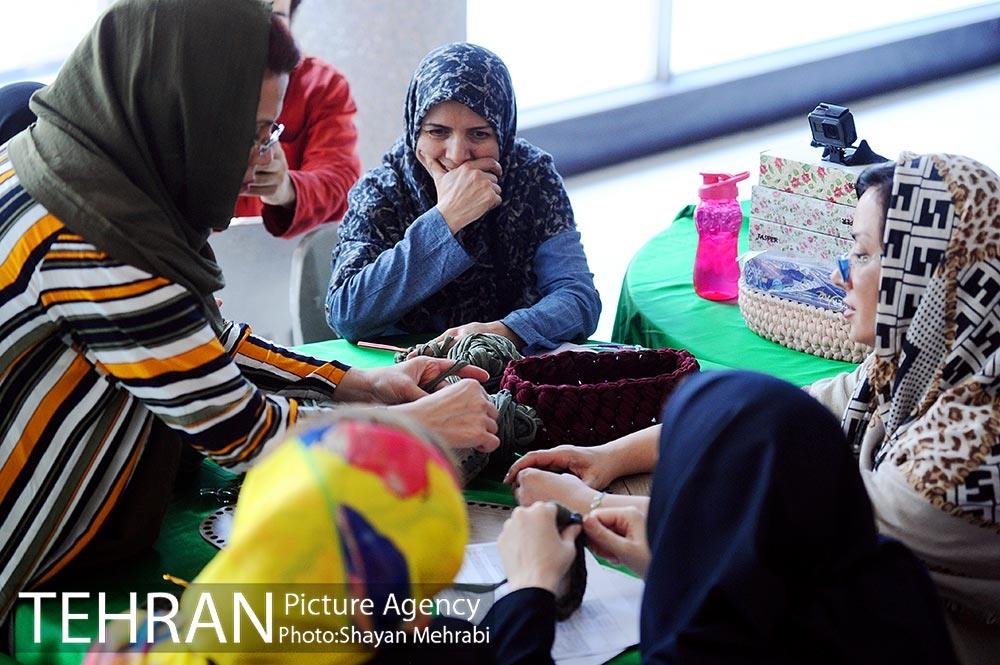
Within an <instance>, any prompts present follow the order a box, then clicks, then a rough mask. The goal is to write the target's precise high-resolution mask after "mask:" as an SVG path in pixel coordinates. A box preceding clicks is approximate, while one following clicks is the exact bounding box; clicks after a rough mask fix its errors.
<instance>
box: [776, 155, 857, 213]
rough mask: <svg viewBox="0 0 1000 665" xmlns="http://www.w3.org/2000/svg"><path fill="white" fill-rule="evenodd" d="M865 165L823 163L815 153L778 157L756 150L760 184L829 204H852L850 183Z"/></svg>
mask: <svg viewBox="0 0 1000 665" xmlns="http://www.w3.org/2000/svg"><path fill="white" fill-rule="evenodd" d="M865 168H867V167H865V166H844V165H843V164H833V163H831V162H823V161H820V159H819V153H816V154H815V155H814V156H812V157H811V158H805V159H796V158H791V157H779V156H778V155H775V154H773V153H772V152H770V151H765V152H762V153H760V185H761V187H769V188H771V189H779V190H781V191H784V192H791V193H794V194H800V195H802V196H808V197H810V198H814V199H821V200H823V201H829V202H831V203H839V204H841V205H847V206H854V205H856V204H857V198H856V197H855V195H854V183H855V182H856V181H857V179H858V175H859V174H860V173H861V172H862V171H864V170H865Z"/></svg>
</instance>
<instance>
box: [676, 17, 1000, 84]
mask: <svg viewBox="0 0 1000 665" xmlns="http://www.w3.org/2000/svg"><path fill="white" fill-rule="evenodd" d="M670 4H671V5H672V8H673V10H672V12H671V20H670V73H671V75H674V76H676V75H679V74H685V73H689V72H693V71H698V70H701V69H706V68H708V67H715V66H718V65H724V64H726V63H730V62H736V61H739V60H744V59H746V58H752V57H755V56H759V55H765V54H768V53H777V52H780V51H784V50H787V49H792V48H797V47H800V46H807V45H809V44H816V43H818V42H823V41H827V40H831V39H836V38H838V37H848V36H851V35H855V34H858V33H860V32H867V31H871V30H876V29H879V28H885V27H888V26H892V25H897V24H900V23H905V22H909V21H914V20H917V19H922V18H927V17H928V16H933V15H936V14H945V13H947V12H951V11H955V10H959V9H966V8H968V7H972V6H975V5H983V4H988V3H987V2H984V1H983V0H904V1H902V2H900V1H898V0H897V1H896V2H884V1H883V2H872V0H839V1H838V2H836V3H833V4H817V3H809V2H802V0H768V2H767V3H766V4H762V3H751V2H740V3H737V2H733V3H717V2H716V3H712V2H698V1H695V0H675V1H674V2H672V3H670ZM764 7H766V10H764V9H763V8H764ZM778 17H780V18H778Z"/></svg>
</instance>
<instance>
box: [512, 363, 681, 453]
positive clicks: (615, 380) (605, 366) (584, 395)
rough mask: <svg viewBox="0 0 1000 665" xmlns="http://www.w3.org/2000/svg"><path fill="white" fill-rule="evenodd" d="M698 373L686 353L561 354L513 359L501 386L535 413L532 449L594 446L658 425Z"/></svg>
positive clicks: (515, 399)
mask: <svg viewBox="0 0 1000 665" xmlns="http://www.w3.org/2000/svg"><path fill="white" fill-rule="evenodd" d="M698 369H699V367H698V361H697V360H695V359H694V356H692V355H691V354H690V353H688V352H687V351H680V350H677V349H650V350H642V351H618V352H603V353H591V352H588V351H564V352H562V353H557V354H555V355H549V356H533V357H530V358H524V359H523V360H515V361H514V362H512V363H510V364H509V365H507V369H506V370H504V374H503V381H502V382H501V387H503V388H506V389H507V390H509V391H510V392H511V393H512V394H513V396H514V401H515V402H517V403H519V404H527V405H528V406H531V407H533V408H534V409H535V410H536V411H537V412H538V417H539V418H541V419H542V423H544V425H545V427H544V428H542V429H541V430H540V431H539V433H538V435H537V436H536V437H535V442H534V444H533V446H532V447H533V448H548V447H550V446H558V445H560V444H564V443H569V444H574V445H578V446H595V445H598V444H601V443H607V442H608V441H611V440H612V439H616V438H618V437H620V436H625V435H626V434H629V433H631V432H634V431H636V430H639V429H642V428H643V427H647V426H649V425H652V424H654V423H656V422H659V416H660V409H662V408H663V403H664V402H665V401H666V399H667V396H668V395H670V393H671V392H672V391H673V389H674V388H675V387H676V386H677V384H678V383H680V381H681V379H682V378H684V377H685V376H686V375H688V374H691V373H692V372H697V371H698Z"/></svg>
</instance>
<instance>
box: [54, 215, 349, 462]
mask: <svg viewBox="0 0 1000 665" xmlns="http://www.w3.org/2000/svg"><path fill="white" fill-rule="evenodd" d="M40 270H41V276H42V279H41V291H40V293H39V302H40V303H41V305H42V306H43V307H44V308H45V310H46V312H47V313H48V315H49V317H50V319H51V320H53V321H54V322H55V323H56V325H58V326H60V327H61V328H62V329H63V330H64V331H65V333H66V335H65V336H66V337H67V338H68V340H69V341H71V343H72V344H73V346H74V347H76V348H77V350H78V351H79V352H80V353H82V354H83V355H84V356H85V357H86V358H87V360H88V361H89V362H90V363H91V364H92V365H93V366H94V367H95V368H96V369H97V371H98V372H100V373H101V374H103V376H104V377H105V379H106V380H107V381H109V382H111V383H113V384H114V385H116V386H117V387H119V388H120V389H123V390H126V391H128V392H129V393H130V394H131V395H132V396H133V397H135V398H136V399H137V400H138V401H139V402H141V403H142V404H143V405H144V406H145V407H146V408H147V409H149V410H150V411H151V412H152V413H153V414H155V415H156V416H157V417H159V418H160V419H161V420H162V421H163V422H164V423H165V424H166V425H168V426H169V427H171V428H173V429H175V430H177V431H179V432H180V433H181V434H182V436H183V437H184V438H185V439H186V440H187V441H188V442H189V443H190V444H191V445H192V446H194V447H195V448H196V449H198V450H200V451H202V452H204V453H205V454H207V455H210V456H211V457H212V458H213V459H214V460H215V461H217V462H218V463H219V464H221V465H223V466H226V467H229V468H232V469H234V470H242V468H244V467H245V466H246V465H247V463H248V462H249V461H250V460H252V459H253V458H254V457H256V455H258V454H259V453H260V452H261V451H262V450H263V449H264V448H265V447H266V446H268V445H269V444H271V443H278V442H280V441H281V440H282V439H283V438H284V437H285V435H286V432H287V430H288V429H289V428H290V427H291V426H292V425H293V424H294V423H295V422H296V419H297V415H298V402H297V400H295V399H293V398H289V397H287V396H281V395H273V394H267V393H266V392H265V391H264V390H261V389H260V388H259V387H258V386H257V385H255V384H254V383H253V382H252V381H251V380H249V379H248V377H247V376H246V375H245V374H244V373H243V371H241V366H240V364H239V361H238V360H237V359H240V360H243V361H244V363H250V362H251V361H252V362H256V363H257V365H258V367H257V370H255V373H256V376H257V377H258V378H261V379H263V378H265V377H266V378H267V379H268V381H269V382H270V383H269V386H268V387H276V386H277V385H278V379H279V377H281V378H284V379H285V380H286V381H287V383H286V386H290V385H300V386H303V387H304V388H305V389H306V390H317V391H318V390H319V388H320V387H322V389H323V391H324V394H326V395H332V392H333V390H334V388H335V387H336V384H337V382H338V381H339V380H340V377H342V376H343V374H344V372H345V369H344V368H342V367H340V366H335V365H326V364H324V363H319V361H313V360H311V359H304V358H301V357H298V356H295V354H289V353H286V352H284V350H281V349H278V348H277V347H271V348H270V349H268V348H266V347H265V346H263V343H261V342H259V341H256V340H254V339H253V338H252V337H251V336H250V335H249V330H248V329H247V331H246V335H243V336H242V338H240V337H238V336H237V339H235V343H234V340H233V336H234V335H237V333H235V330H234V329H233V328H230V329H229V330H228V331H227V340H226V341H227V344H228V345H229V346H230V349H229V350H228V351H227V349H226V348H225V347H224V346H223V343H222V341H220V339H219V338H218V337H217V336H216V335H215V333H214V332H213V331H212V329H211V327H210V326H209V324H208V321H207V320H206V319H205V317H204V316H203V314H202V313H201V310H200V309H199V307H198V304H197V301H196V300H195V298H194V297H193V296H192V295H191V294H190V293H189V292H188V291H187V290H185V289H184V288H183V287H181V286H179V285H177V284H175V283H173V282H170V281H169V280H166V279H164V278H161V277H154V276H153V275H150V274H149V273H146V272H144V271H142V270H139V269H137V268H135V267H133V266H129V265H126V264H123V263H120V262H118V261H115V260H114V259H112V258H111V257H110V256H108V255H107V254H105V253H104V252H101V251H100V250H98V249H97V248H95V247H94V246H93V245H91V244H89V243H87V242H86V241H85V240H83V239H82V238H81V237H79V236H75V235H73V234H71V233H68V232H63V233H60V234H59V236H58V237H57V239H56V241H55V242H54V243H53V244H52V245H51V247H50V249H49V251H48V253H47V255H46V257H45V259H44V261H43V262H42V265H41V266H40Z"/></svg>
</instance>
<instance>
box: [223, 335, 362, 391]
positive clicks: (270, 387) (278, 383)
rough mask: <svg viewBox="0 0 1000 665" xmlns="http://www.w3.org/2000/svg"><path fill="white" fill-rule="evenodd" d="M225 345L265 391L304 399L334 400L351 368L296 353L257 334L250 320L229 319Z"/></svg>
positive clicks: (247, 376)
mask: <svg viewBox="0 0 1000 665" xmlns="http://www.w3.org/2000/svg"><path fill="white" fill-rule="evenodd" d="M220 338H221V339H222V345H223V347H225V349H226V351H227V352H228V353H229V355H230V356H231V357H232V358H233V360H234V361H235V362H236V364H237V365H238V366H239V368H240V370H241V371H242V372H243V375H244V376H245V377H246V378H247V379H249V380H250V381H251V382H252V383H253V384H254V385H255V386H257V387H258V388H260V389H261V390H264V391H265V392H269V393H274V394H279V395H283V396H285V397H294V398H297V399H301V400H306V399H308V400H317V401H320V402H330V401H333V399H334V397H333V394H334V391H335V390H336V388H337V384H339V383H340V380H341V378H342V377H343V376H344V374H345V373H346V372H347V370H349V369H350V367H349V366H347V365H344V364H341V363H338V362H336V361H332V362H326V361H323V360H318V359H316V358H312V357H310V356H306V355H303V354H300V353H296V352H294V351H292V350H290V349H287V348H284V347H282V346H279V345H277V344H275V343H274V342H271V341H269V340H266V339H264V338H262V337H257V336H256V335H254V334H253V330H252V329H251V328H250V326H249V325H247V324H246V323H234V322H229V323H227V325H226V328H225V330H223V332H222V335H220Z"/></svg>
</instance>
